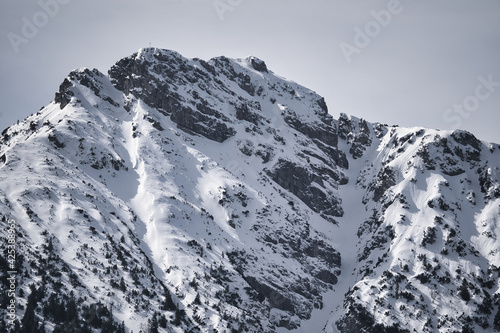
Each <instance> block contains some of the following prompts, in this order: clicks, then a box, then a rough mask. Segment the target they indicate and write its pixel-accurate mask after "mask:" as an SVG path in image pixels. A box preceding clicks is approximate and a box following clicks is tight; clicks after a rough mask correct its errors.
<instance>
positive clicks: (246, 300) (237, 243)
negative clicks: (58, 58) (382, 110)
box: [0, 48, 500, 333]
mask: <svg viewBox="0 0 500 333" xmlns="http://www.w3.org/2000/svg"><path fill="white" fill-rule="evenodd" d="M499 168H500V147H499V145H497V144H492V143H486V142H482V141H480V140H478V139H477V138H476V137H475V136H474V135H472V134H471V133H468V132H465V131H460V130H456V131H440V130H432V129H426V128H400V127H397V126H387V125H383V124H379V123H368V122H366V121H365V120H363V119H358V118H356V117H353V116H347V115H345V114H340V115H339V117H338V118H337V119H335V118H334V117H333V116H332V115H331V114H330V113H329V110H328V108H327V105H326V102H325V100H324V99H323V98H322V97H321V96H319V95H318V94H316V93H315V92H313V91H311V90H310V89H307V88H305V87H303V86H301V85H299V84H297V83H294V82H292V81H289V80H286V79H284V78H282V77H279V76H277V75H275V74H274V73H273V72H272V71H271V70H270V69H269V68H268V67H267V65H266V64H265V62H264V61H262V60H260V59H258V58H256V57H253V56H250V57H247V58H242V59H229V58H226V57H217V58H213V59H211V60H209V61H204V60H201V59H196V58H194V59H187V58H184V57H183V56H181V55H180V54H178V53H176V52H174V51H168V50H161V49H156V48H145V49H141V50H139V51H138V52H137V53H134V54H133V55H131V56H130V57H127V58H124V59H122V60H120V61H118V62H117V63H116V64H115V65H114V66H113V67H111V69H110V70H109V71H108V74H107V75H105V74H103V73H101V72H99V71H98V70H96V69H94V70H90V69H86V68H83V69H78V70H75V71H73V72H71V73H70V74H69V75H68V77H67V78H65V79H64V81H63V82H62V84H61V85H60V87H59V90H58V91H57V93H56V94H55V98H54V101H53V102H52V103H50V104H49V105H48V106H47V107H45V108H43V109H42V110H40V111H39V112H37V113H36V114H33V115H32V116H30V117H28V118H26V119H25V120H24V121H22V122H20V123H19V124H17V125H13V126H11V127H9V128H7V129H5V130H4V131H3V132H2V134H1V139H0V207H1V211H2V215H1V216H0V219H1V221H2V222H1V223H2V226H3V227H4V230H15V232H11V233H10V234H9V233H7V232H5V233H2V236H1V237H2V241H3V244H14V245H15V246H13V247H10V248H8V247H4V248H5V250H4V252H3V254H2V256H1V257H0V266H1V268H2V269H1V270H0V274H1V278H2V281H3V282H4V285H6V286H7V285H10V286H11V289H12V286H13V285H14V288H13V289H12V290H15V296H12V295H11V294H10V293H2V295H1V296H0V303H1V304H3V306H2V308H1V309H0V312H1V313H2V316H1V318H3V319H2V320H0V331H5V332H9V331H10V332H132V331H133V332H136V333H137V332H141V331H142V332H288V331H294V332H328V333H337V332H341V333H350V332H353V333H354V332H478V333H479V332H491V331H500V310H499V306H500V292H499V274H500V270H499V267H500V252H499V250H500V243H499V242H498V241H497V239H498V237H499V236H500V227H499V220H500V182H499V176H500V169H499ZM13 235H14V236H15V237H14V236H13ZM13 248H14V249H15V253H14V254H15V258H12V256H11V255H12V252H9V249H13ZM9 279H10V280H9ZM12 279H14V280H15V283H12V281H14V280H12ZM9 281H10V282H9ZM12 300H14V303H13V304H14V305H15V308H14V310H13V311H11V310H10V308H9V307H8V306H9V304H11V301H12Z"/></svg>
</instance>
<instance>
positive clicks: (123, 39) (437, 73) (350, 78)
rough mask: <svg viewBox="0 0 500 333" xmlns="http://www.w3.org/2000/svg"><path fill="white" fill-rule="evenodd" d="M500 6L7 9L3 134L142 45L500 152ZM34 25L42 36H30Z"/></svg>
mask: <svg viewBox="0 0 500 333" xmlns="http://www.w3.org/2000/svg"><path fill="white" fill-rule="evenodd" d="M499 18H500V1H499V0H399V1H398V0H370V1H368V0H342V1H340V0H309V1H298V0H143V1H137V0H133V1H132V0H106V1H103V0H99V1H97V0H85V1H78V0H40V1H38V0H2V1H1V2H0V50H1V52H0V57H1V58H0V101H1V104H0V105H1V106H0V130H2V129H3V128H5V127H7V126H9V125H11V124H12V123H14V122H15V121H16V120H17V119H19V120H22V119H24V118H25V117H26V116H27V115H29V114H31V113H34V112H36V111H38V110H39V109H40V107H42V106H45V105H47V104H48V103H49V102H50V101H51V100H52V99H53V98H54V93H55V91H57V89H58V87H59V84H60V83H61V82H62V81H63V79H64V78H65V77H66V75H67V74H68V73H69V72H70V71H71V70H73V69H75V68H78V67H90V68H94V67H95V68H98V69H99V70H101V71H102V72H104V73H106V72H107V70H108V69H109V67H110V66H111V65H113V64H114V63H115V62H116V61H118V60H119V59H121V58H123V57H126V56H128V55H131V54H132V53H134V52H136V51H137V50H138V49H139V48H141V47H147V46H149V44H150V43H151V45H152V46H155V47H160V48H166V49H172V50H175V51H178V52H179V53H181V54H182V55H184V56H186V57H198V58H202V59H205V60H208V59H210V58H212V57H215V56H219V55H225V56H228V57H245V56H248V55H254V56H257V57H259V58H261V59H263V60H264V61H266V63H267V66H268V68H269V69H271V70H272V71H274V72H275V73H276V74H278V75H280V76H283V77H286V78H288V79H291V80H293V81H295V82H297V83H299V84H302V85H304V86H306V87H308V88H310V89H313V90H315V91H316V92H317V93H319V94H320V95H322V96H324V97H325V99H326V102H327V104H328V107H329V110H330V113H331V114H332V115H334V116H338V114H339V113H341V112H344V113H347V114H352V115H355V116H358V117H362V118H365V119H366V120H368V121H371V122H381V123H387V124H398V125H401V126H426V127H431V128H441V129H454V128H463V129H466V130H469V131H471V132H473V133H474V134H475V135H476V136H477V137H479V138H480V139H483V140H487V141H493V142H497V143H500V131H499V126H500V19H499ZM33 28H34V29H33Z"/></svg>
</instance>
